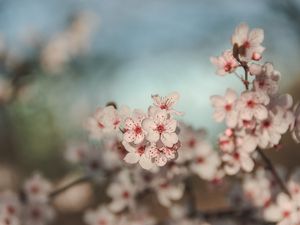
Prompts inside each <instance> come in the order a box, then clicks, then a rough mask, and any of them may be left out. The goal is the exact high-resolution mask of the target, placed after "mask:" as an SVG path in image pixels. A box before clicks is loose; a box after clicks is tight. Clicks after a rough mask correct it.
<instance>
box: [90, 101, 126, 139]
mask: <svg viewBox="0 0 300 225" xmlns="http://www.w3.org/2000/svg"><path fill="white" fill-rule="evenodd" d="M128 111H129V110H128V108H127V107H122V108H120V110H117V109H115V108H114V106H112V105H109V106H106V107H104V108H98V109H97V110H96V112H95V114H94V115H93V116H92V117H90V118H89V119H88V120H87V121H86V123H85V128H86V129H87V130H88V131H89V132H90V137H91V138H94V139H101V138H102V136H103V135H113V134H115V132H119V128H120V126H121V125H122V122H123V119H124V117H125V116H127V114H128V113H129V112H128Z"/></svg>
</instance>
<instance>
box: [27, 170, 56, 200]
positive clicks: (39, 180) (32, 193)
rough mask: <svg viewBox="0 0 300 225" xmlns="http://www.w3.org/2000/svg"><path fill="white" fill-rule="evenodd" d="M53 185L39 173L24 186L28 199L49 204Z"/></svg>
mask: <svg viewBox="0 0 300 225" xmlns="http://www.w3.org/2000/svg"><path fill="white" fill-rule="evenodd" d="M51 190H52V185H51V184H50V182H49V181H48V180H46V179H45V178H44V177H42V176H41V175H40V174H39V173H35V174H34V175H33V176H32V177H31V178H30V179H28V180H26V182H25V184H24V192H25V194H26V197H27V199H29V200H30V201H33V202H47V201H48V195H49V194H50V192H51Z"/></svg>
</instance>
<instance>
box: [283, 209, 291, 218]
mask: <svg viewBox="0 0 300 225" xmlns="http://www.w3.org/2000/svg"><path fill="white" fill-rule="evenodd" d="M290 214H291V212H290V211H287V210H285V211H283V212H282V216H283V217H284V218H288V217H289V216H290Z"/></svg>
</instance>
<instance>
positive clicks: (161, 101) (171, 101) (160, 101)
mask: <svg viewBox="0 0 300 225" xmlns="http://www.w3.org/2000/svg"><path fill="white" fill-rule="evenodd" d="M151 97H152V99H153V101H154V103H153V104H154V106H155V107H158V108H160V109H161V110H166V111H167V112H169V113H175V114H181V113H179V112H177V111H175V110H174V109H173V107H174V106H175V105H176V104H177V102H178V100H179V97H180V96H179V93H177V92H172V93H170V94H168V95H167V96H165V97H161V96H159V95H152V96H151Z"/></svg>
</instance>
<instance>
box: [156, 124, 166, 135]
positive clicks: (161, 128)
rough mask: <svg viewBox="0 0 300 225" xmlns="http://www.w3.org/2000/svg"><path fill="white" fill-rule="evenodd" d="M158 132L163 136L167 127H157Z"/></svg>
mask: <svg viewBox="0 0 300 225" xmlns="http://www.w3.org/2000/svg"><path fill="white" fill-rule="evenodd" d="M156 129H157V131H158V132H159V133H160V134H161V133H162V132H164V131H165V130H166V129H165V126H164V125H162V124H161V125H158V126H157V128H156Z"/></svg>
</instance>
